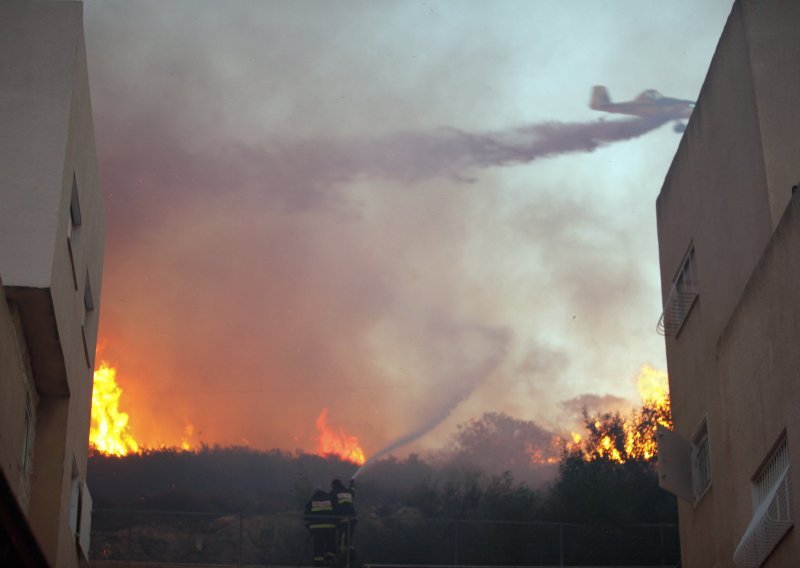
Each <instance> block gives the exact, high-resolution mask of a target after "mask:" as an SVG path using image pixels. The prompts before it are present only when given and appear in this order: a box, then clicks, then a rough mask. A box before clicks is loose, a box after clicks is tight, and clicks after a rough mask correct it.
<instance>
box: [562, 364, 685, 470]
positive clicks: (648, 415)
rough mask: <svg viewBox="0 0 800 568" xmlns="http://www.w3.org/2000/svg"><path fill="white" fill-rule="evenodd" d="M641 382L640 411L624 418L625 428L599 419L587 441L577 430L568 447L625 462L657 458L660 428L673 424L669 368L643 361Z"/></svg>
mask: <svg viewBox="0 0 800 568" xmlns="http://www.w3.org/2000/svg"><path fill="white" fill-rule="evenodd" d="M637 386H638V389H639V395H640V396H641V397H642V408H641V411H640V412H636V411H634V412H633V414H632V415H631V416H630V418H622V419H621V420H622V424H621V429H619V426H617V428H618V429H617V430H614V424H613V421H612V422H607V421H606V422H604V421H601V420H595V422H594V423H593V424H590V425H589V429H590V430H591V436H590V437H589V438H588V439H586V440H585V441H583V440H582V438H581V437H580V436H579V435H578V434H574V433H573V434H572V443H570V442H565V444H566V447H567V449H568V450H569V451H577V452H580V453H582V454H583V457H584V459H586V460H592V459H597V458H602V459H607V460H610V461H615V462H618V463H623V462H626V461H628V460H630V459H640V460H644V461H649V460H652V459H654V458H655V457H656V455H657V453H658V447H657V443H656V429H657V428H658V426H659V425H661V426H664V427H666V428H672V415H671V409H670V400H669V380H668V377H667V372H666V371H659V370H658V369H655V368H654V367H652V366H650V365H642V367H641V368H640V369H639V375H638V376H637ZM606 418H608V416H606ZM582 442H583V445H582V447H581V443H582Z"/></svg>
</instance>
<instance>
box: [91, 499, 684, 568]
mask: <svg viewBox="0 0 800 568" xmlns="http://www.w3.org/2000/svg"><path fill="white" fill-rule="evenodd" d="M354 542H355V545H356V548H357V551H358V560H359V562H360V563H365V564H394V565H401V564H402V565H433V566H501V565H502V566H520V567H521V566H563V567H567V566H570V567H572V566H599V565H605V566H610V565H613V566H674V565H676V564H677V563H678V561H679V545H678V530H677V525H673V524H662V525H623V526H613V527H611V526H586V525H575V524H562V523H542V522H517V521H484V520H467V519H421V518H418V517H416V516H414V515H408V516H402V515H396V516H391V517H379V516H369V517H368V516H362V517H360V518H359V521H358V525H357V529H356V533H355V538H354ZM90 554H91V558H92V559H93V560H101V561H102V560H107V561H126V562H142V563H145V562H162V563H189V564H225V565H234V566H236V565H238V566H308V565H309V564H310V559H311V540H310V536H309V534H308V533H307V531H306V530H305V528H304V526H303V521H302V517H301V516H300V515H272V516H265V515H253V514H242V513H234V514H219V513H187V512H175V511H166V512H164V511H119V510H114V511H110V510H95V511H94V514H93V520H92V540H91V553H90Z"/></svg>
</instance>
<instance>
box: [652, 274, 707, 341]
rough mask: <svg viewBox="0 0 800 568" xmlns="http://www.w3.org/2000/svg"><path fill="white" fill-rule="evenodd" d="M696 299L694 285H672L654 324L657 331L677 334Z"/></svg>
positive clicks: (668, 334) (669, 334)
mask: <svg viewBox="0 0 800 568" xmlns="http://www.w3.org/2000/svg"><path fill="white" fill-rule="evenodd" d="M696 299H697V288H695V287H694V286H687V285H682V286H673V287H672V290H671V291H670V293H669V297H668V298H667V302H666V304H665V305H664V312H663V313H662V314H661V318H659V320H658V325H657V326H656V329H657V330H658V333H659V334H661V335H666V336H671V337H674V336H676V335H678V332H679V331H680V330H681V327H683V322H684V321H686V317H687V316H688V315H689V311H690V310H691V309H692V306H693V305H694V302H695V300H696Z"/></svg>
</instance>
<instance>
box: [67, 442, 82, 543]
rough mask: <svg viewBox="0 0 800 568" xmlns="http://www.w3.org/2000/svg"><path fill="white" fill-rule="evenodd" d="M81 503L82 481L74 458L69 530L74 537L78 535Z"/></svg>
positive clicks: (73, 457)
mask: <svg viewBox="0 0 800 568" xmlns="http://www.w3.org/2000/svg"><path fill="white" fill-rule="evenodd" d="M80 502H81V480H80V477H79V475H78V464H77V462H76V461H75V456H72V480H71V483H70V495H69V528H70V530H71V531H72V534H73V535H76V534H77V533H78V520H79V519H78V513H79V507H80Z"/></svg>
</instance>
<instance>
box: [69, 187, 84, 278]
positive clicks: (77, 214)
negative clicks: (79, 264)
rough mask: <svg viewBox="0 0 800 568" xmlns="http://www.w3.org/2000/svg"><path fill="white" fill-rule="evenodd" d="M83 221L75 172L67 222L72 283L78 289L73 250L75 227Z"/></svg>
mask: <svg viewBox="0 0 800 568" xmlns="http://www.w3.org/2000/svg"><path fill="white" fill-rule="evenodd" d="M82 222H83V221H82V219H81V204H80V202H79V201H78V183H77V181H76V180H75V174H72V194H71V196H70V200H69V222H68V223H67V250H68V251H69V263H70V265H71V266H72V283H73V285H74V286H75V289H76V290H77V289H78V274H77V272H76V271H75V253H74V252H73V250H72V247H73V244H72V241H73V239H74V238H75V236H76V234H75V233H74V231H73V229H74V228H76V227H79V226H80V225H81V223H82Z"/></svg>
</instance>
